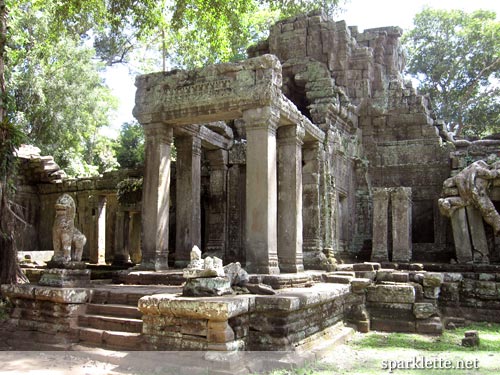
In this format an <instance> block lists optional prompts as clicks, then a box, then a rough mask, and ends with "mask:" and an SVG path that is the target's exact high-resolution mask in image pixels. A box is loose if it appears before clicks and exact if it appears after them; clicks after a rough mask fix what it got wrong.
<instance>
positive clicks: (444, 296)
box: [439, 282, 460, 302]
mask: <svg viewBox="0 0 500 375" xmlns="http://www.w3.org/2000/svg"><path fill="white" fill-rule="evenodd" d="M439 299H440V300H442V301H449V302H458V301H459V300H460V284H459V283H454V282H444V283H443V284H442V285H441V293H440V297H439Z"/></svg>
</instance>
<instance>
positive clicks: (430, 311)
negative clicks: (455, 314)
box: [413, 302, 438, 319]
mask: <svg viewBox="0 0 500 375" xmlns="http://www.w3.org/2000/svg"><path fill="white" fill-rule="evenodd" d="M437 313H438V309H437V307H436V305H435V304H434V303H429V302H417V303H415V304H414V305H413V314H414V315H415V318H417V319H427V318H430V317H431V316H433V315H435V314H437Z"/></svg>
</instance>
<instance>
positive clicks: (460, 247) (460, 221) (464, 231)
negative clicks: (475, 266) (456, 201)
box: [451, 207, 472, 263]
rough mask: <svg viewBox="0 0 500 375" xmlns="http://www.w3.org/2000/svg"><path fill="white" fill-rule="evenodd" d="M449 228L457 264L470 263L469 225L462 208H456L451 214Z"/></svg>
mask: <svg viewBox="0 0 500 375" xmlns="http://www.w3.org/2000/svg"><path fill="white" fill-rule="evenodd" d="M451 228H452V230H453V240H454V241H455V251H456V253H457V262H458V263H469V262H472V246H471V242H470V234H469V225H468V222H467V214H466V212H465V208H464V207H460V208H457V209H456V210H454V211H453V212H452V214H451Z"/></svg>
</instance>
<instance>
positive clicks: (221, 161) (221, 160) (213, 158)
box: [205, 149, 229, 169]
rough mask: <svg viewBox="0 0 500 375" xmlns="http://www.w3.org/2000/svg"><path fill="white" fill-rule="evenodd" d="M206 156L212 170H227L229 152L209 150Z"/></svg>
mask: <svg viewBox="0 0 500 375" xmlns="http://www.w3.org/2000/svg"><path fill="white" fill-rule="evenodd" d="M205 154H206V156H207V159H208V163H209V165H210V168H212V169H226V168H227V163H228V159H229V152H228V151H227V150H222V149H219V150H208V151H206V153H205Z"/></svg>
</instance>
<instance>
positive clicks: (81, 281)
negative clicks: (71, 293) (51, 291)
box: [38, 268, 90, 288]
mask: <svg viewBox="0 0 500 375" xmlns="http://www.w3.org/2000/svg"><path fill="white" fill-rule="evenodd" d="M38 284H39V285H41V286H49V287H57V288H85V287H88V286H89V285H90V270H87V269H63V268H52V269H47V270H45V271H43V273H42V277H41V278H40V281H39V283H38Z"/></svg>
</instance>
